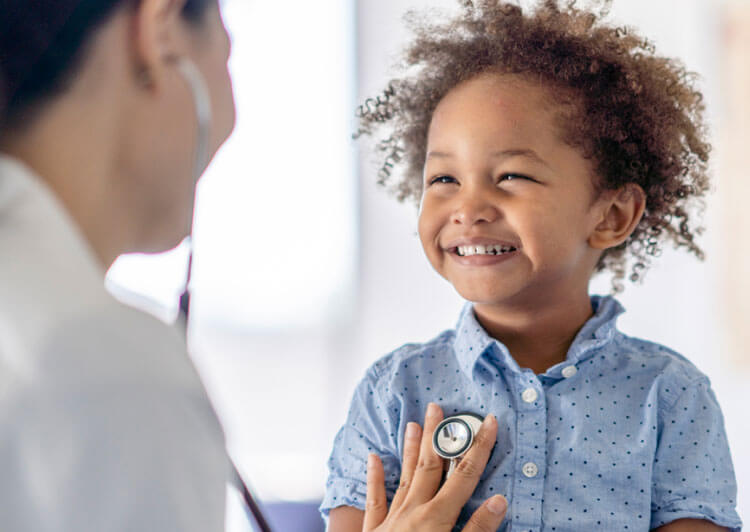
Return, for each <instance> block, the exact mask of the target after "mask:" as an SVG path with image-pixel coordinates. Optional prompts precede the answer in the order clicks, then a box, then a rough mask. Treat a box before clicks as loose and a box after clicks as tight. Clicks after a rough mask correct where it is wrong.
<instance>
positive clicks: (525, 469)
mask: <svg viewBox="0 0 750 532" xmlns="http://www.w3.org/2000/svg"><path fill="white" fill-rule="evenodd" d="M513 384H514V386H513V387H514V396H515V403H516V412H517V413H518V415H517V417H516V429H517V432H516V451H517V452H516V461H515V465H514V468H515V471H514V473H515V474H514V482H515V486H514V488H513V500H512V501H511V511H512V513H511V516H512V520H513V532H521V531H524V532H538V531H540V530H541V527H542V495H543V492H544V479H545V477H546V463H547V460H546V458H547V457H546V453H547V450H546V449H547V448H546V432H547V414H546V412H547V408H546V398H545V393H544V388H543V387H542V384H541V382H540V381H539V379H538V378H537V376H536V375H535V374H534V372H532V371H530V370H523V371H522V372H521V373H520V374H518V377H517V378H516V379H515V380H514V381H513Z"/></svg>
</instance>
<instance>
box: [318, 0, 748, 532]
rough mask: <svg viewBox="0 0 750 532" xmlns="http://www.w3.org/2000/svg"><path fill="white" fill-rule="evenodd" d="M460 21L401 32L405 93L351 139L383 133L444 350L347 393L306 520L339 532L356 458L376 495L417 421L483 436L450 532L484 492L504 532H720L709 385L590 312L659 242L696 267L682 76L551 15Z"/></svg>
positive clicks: (365, 110) (349, 503)
mask: <svg viewBox="0 0 750 532" xmlns="http://www.w3.org/2000/svg"><path fill="white" fill-rule="evenodd" d="M461 3H462V5H463V12H462V14H461V16H459V17H458V18H456V19H454V20H451V21H450V22H448V23H445V24H442V25H423V26H420V27H418V28H417V36H416V40H415V41H414V43H413V44H412V46H411V47H410V48H409V50H408V53H407V55H406V58H407V66H408V67H410V73H411V77H405V78H403V79H398V80H394V81H393V82H392V83H391V85H390V86H389V88H388V90H387V91H386V92H385V93H384V94H383V96H381V97H380V98H378V99H375V100H368V102H367V103H366V104H365V106H363V107H362V108H361V109H360V121H361V129H360V132H359V133H360V134H367V135H370V134H373V133H374V132H375V131H376V129H377V128H378V127H379V126H383V125H385V126H389V127H390V130H389V133H388V134H387V136H388V139H387V140H386V141H382V142H381V143H380V144H379V149H380V150H381V151H383V152H385V156H386V160H385V163H384V165H383V167H382V170H381V174H380V177H381V179H382V181H383V182H384V183H386V184H388V183H389V182H390V180H391V177H392V169H393V168H394V167H395V166H396V165H397V164H398V163H400V162H405V164H406V176H405V178H404V179H403V180H402V181H400V182H398V183H397V184H396V190H397V191H398V192H399V195H400V197H401V198H412V199H415V200H420V201H421V204H420V213H419V235H420V239H421V243H422V246H423V248H424V250H425V253H426V255H427V257H428V259H429V260H430V263H431V264H432V266H433V267H434V268H435V270H436V271H437V272H438V273H439V274H440V275H442V276H443V277H445V278H446V279H447V280H448V281H449V282H451V283H452V284H453V286H454V287H455V288H456V290H457V291H458V292H459V293H460V294H461V295H462V296H463V297H464V298H465V299H467V300H468V301H469V302H470V303H467V305H466V307H465V308H464V310H463V312H462V313H461V315H460V317H459V319H458V324H457V326H456V328H455V330H451V331H446V332H444V333H442V334H440V335H439V336H437V337H436V338H435V339H434V340H432V341H430V342H427V343H425V344H409V345H405V346H403V347H402V348H400V349H398V350H396V351H394V352H393V353H391V354H390V355H388V356H386V357H385V358H383V359H381V360H379V361H378V362H376V363H375V364H374V365H373V366H372V367H371V368H370V370H369V371H368V372H367V374H366V376H365V378H364V379H363V381H362V382H361V383H360V385H359V386H358V388H357V390H356V391H355V394H354V399H353V401H352V405H351V410H350V412H349V416H348V419H347V421H346V423H345V425H344V426H343V428H342V429H341V431H340V432H339V434H338V435H337V437H336V440H335V444H334V449H333V453H332V455H331V459H330V461H329V468H330V477H329V480H328V484H327V493H326V496H325V499H324V501H323V504H322V506H321V510H322V512H323V513H324V515H328V514H329V512H330V524H331V528H332V529H336V530H342V529H345V528H346V527H342V526H341V525H342V524H343V523H344V519H343V517H344V515H345V514H346V516H349V517H350V516H351V515H352V510H350V509H345V508H342V507H353V508H356V509H358V510H362V509H363V508H364V502H365V476H366V461H367V457H368V453H369V452H375V453H377V454H378V455H379V456H380V457H381V459H382V461H383V464H384V467H385V472H386V487H387V489H388V492H389V494H390V495H391V496H392V495H393V492H394V491H395V489H396V488H397V485H398V478H399V472H400V457H401V451H402V449H403V437H404V435H403V432H404V428H405V426H406V424H407V423H408V422H410V421H421V420H422V419H423V417H424V415H425V408H426V406H427V404H428V403H429V402H432V401H434V402H436V403H437V404H438V405H439V406H441V407H442V409H443V411H444V412H445V413H446V415H451V414H454V413H458V412H471V413H474V414H478V415H480V416H485V415H487V414H489V413H492V414H494V415H495V416H496V417H497V419H498V426H499V429H498V435H497V445H496V448H495V450H494V452H493V454H492V456H491V458H490V460H489V463H488V464H487V468H486V470H485V471H484V473H483V475H482V478H481V480H480V483H479V486H478V487H477V489H476V491H475V493H474V495H473V496H472V498H471V499H470V500H469V502H468V504H467V505H466V507H465V508H464V511H463V512H462V515H461V517H460V518H459V522H458V526H459V527H460V526H462V525H463V524H464V523H465V522H466V519H467V518H468V516H470V515H471V513H472V512H473V511H474V510H475V509H476V508H477V506H478V505H479V504H480V503H481V502H482V501H483V500H485V499H487V498H488V497H490V496H492V495H495V494H498V493H500V494H503V495H505V496H506V497H507V498H508V501H509V508H508V513H507V518H506V520H505V522H504V524H503V528H502V530H509V529H510V528H511V527H512V529H513V530H514V531H519V530H525V531H528V530H533V531H538V530H558V531H559V530H576V531H579V530H605V531H614V530H649V529H654V528H659V527H664V528H663V530H669V529H670V528H672V529H674V530H677V529H679V530H695V531H699V530H724V529H725V528H723V527H727V528H732V529H739V527H740V526H741V522H740V520H739V517H738V516H737V513H736V511H735V498H736V484H735V478H734V472H733V468H732V462H731V458H730V455H729V449H728V446H727V441H726V435H725V432H724V427H723V420H722V415H721V411H720V409H719V406H718V404H717V403H716V399H715V397H714V394H713V392H712V391H711V388H710V386H709V382H708V379H707V378H706V377H705V376H704V375H703V374H701V373H700V372H699V371H698V370H697V369H696V368H695V367H694V366H693V365H692V364H691V363H690V362H688V361H687V360H686V359H685V358H683V357H682V356H680V355H679V354H677V353H675V352H673V351H670V350H669V349H667V348H665V347H662V346H659V345H656V344H653V343H651V342H647V341H644V340H639V339H636V338H630V337H627V336H625V335H623V334H622V333H620V332H619V331H618V330H617V329H616V327H615V322H616V319H617V316H618V315H619V314H620V313H622V312H623V308H622V307H621V306H620V304H619V303H618V302H617V301H616V300H615V299H614V298H612V297H611V296H610V297H598V296H593V297H590V296H589V294H588V284H589V279H590V277H591V275H592V274H593V273H594V272H599V271H605V270H608V271H610V272H612V273H613V274H614V276H613V282H614V285H615V288H616V290H618V289H621V288H622V286H621V284H622V283H621V279H622V278H623V277H624V276H625V273H626V271H627V270H628V265H629V263H630V264H632V266H630V275H629V277H630V279H631V280H633V281H636V280H638V279H639V278H640V277H641V274H642V272H643V271H644V269H645V268H646V267H647V266H648V264H649V262H650V260H649V259H651V258H652V257H655V256H657V255H658V253H659V248H660V246H661V245H662V244H663V243H666V242H671V243H672V244H674V245H676V246H679V247H684V248H685V249H687V250H688V251H689V252H691V253H693V254H694V255H696V256H698V257H701V255H702V252H701V250H700V248H699V247H698V246H697V244H696V243H695V242H694V240H693V235H694V233H695V230H694V229H693V212H694V209H695V208H696V207H697V206H699V205H700V201H701V198H702V197H703V196H704V194H705V192H706V190H707V189H708V177H707V160H708V154H709V150H710V147H709V146H708V144H707V142H706V138H705V137H706V133H705V127H704V124H703V118H702V113H703V106H702V103H701V94H700V93H699V92H697V91H696V90H695V89H694V88H693V86H692V76H691V74H689V73H688V72H686V71H685V70H684V68H683V67H682V66H681V64H680V63H678V62H677V61H675V60H671V59H666V58H663V57H659V56H657V55H655V54H654V51H653V49H652V46H651V45H650V44H649V43H648V41H646V40H644V39H642V38H640V37H638V36H637V35H635V34H634V33H633V32H632V31H631V30H629V29H621V28H614V27H608V26H606V25H604V24H603V23H602V22H601V20H600V19H601V16H600V15H598V14H596V13H592V12H587V11H584V10H581V9H578V8H576V7H575V6H573V5H570V4H569V3H567V2H566V3H565V7H560V6H559V5H558V3H557V2H556V1H555V0H547V1H545V2H543V3H542V4H541V5H539V6H538V7H537V8H536V9H535V10H533V11H531V12H525V11H523V10H522V9H521V8H520V7H518V6H515V5H511V4H507V3H504V2H500V1H497V0H484V1H476V2H469V1H462V2H461ZM666 303H667V304H668V302H666ZM354 515H355V516H356V515H358V514H354ZM347 519H348V517H347ZM347 522H349V521H347ZM511 523H512V525H511ZM665 525H666V526H665ZM673 527H675V528H673ZM680 527H686V528H680ZM355 528H356V527H355Z"/></svg>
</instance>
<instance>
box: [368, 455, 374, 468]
mask: <svg viewBox="0 0 750 532" xmlns="http://www.w3.org/2000/svg"><path fill="white" fill-rule="evenodd" d="M373 467H375V453H370V454H369V455H367V469H372V468H373Z"/></svg>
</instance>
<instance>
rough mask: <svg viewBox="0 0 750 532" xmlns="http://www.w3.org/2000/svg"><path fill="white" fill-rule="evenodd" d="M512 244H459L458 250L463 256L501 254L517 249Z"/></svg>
mask: <svg viewBox="0 0 750 532" xmlns="http://www.w3.org/2000/svg"><path fill="white" fill-rule="evenodd" d="M515 249H516V248H514V247H512V246H500V245H493V246H458V247H457V248H456V252H457V253H458V254H459V255H460V256H461V257H470V256H472V255H501V254H503V253H508V252H509V251H515Z"/></svg>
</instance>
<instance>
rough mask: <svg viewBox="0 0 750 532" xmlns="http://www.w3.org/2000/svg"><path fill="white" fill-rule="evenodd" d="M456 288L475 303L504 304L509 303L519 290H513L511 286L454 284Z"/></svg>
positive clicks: (460, 293)
mask: <svg viewBox="0 0 750 532" xmlns="http://www.w3.org/2000/svg"><path fill="white" fill-rule="evenodd" d="M454 288H455V289H456V291H457V292H458V294H459V295H460V296H461V297H462V298H464V299H465V300H467V301H470V302H471V303H474V304H475V305H503V304H506V303H509V302H510V300H511V299H512V298H513V296H514V295H515V294H516V293H517V290H513V288H512V287H510V286H497V285H494V286H491V287H477V286H471V287H463V286H456V285H454Z"/></svg>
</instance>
